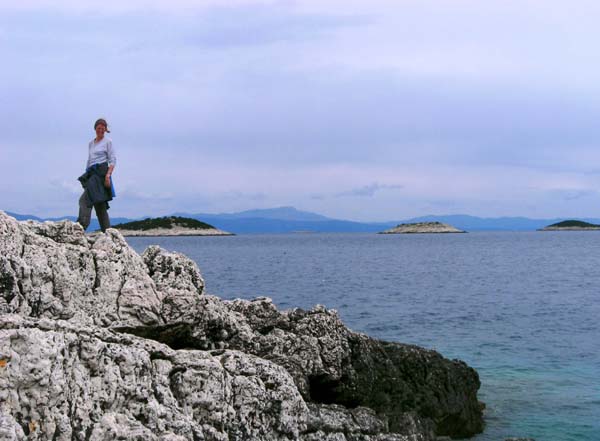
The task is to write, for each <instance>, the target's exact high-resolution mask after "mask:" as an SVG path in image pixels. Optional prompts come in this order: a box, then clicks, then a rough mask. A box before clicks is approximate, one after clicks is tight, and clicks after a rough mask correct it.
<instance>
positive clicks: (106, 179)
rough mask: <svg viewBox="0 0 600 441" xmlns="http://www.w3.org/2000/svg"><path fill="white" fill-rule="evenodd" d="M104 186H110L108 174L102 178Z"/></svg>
mask: <svg viewBox="0 0 600 441" xmlns="http://www.w3.org/2000/svg"><path fill="white" fill-rule="evenodd" d="M104 186H105V187H106V188H110V176H108V175H107V176H106V178H105V179H104Z"/></svg>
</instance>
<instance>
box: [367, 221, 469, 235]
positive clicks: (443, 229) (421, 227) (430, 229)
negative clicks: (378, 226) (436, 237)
mask: <svg viewBox="0 0 600 441" xmlns="http://www.w3.org/2000/svg"><path fill="white" fill-rule="evenodd" d="M414 233H466V231H463V230H459V229H458V228H455V227H453V226H452V225H448V224H444V223H442V222H415V223H411V224H399V225H397V226H395V227H394V228H390V229H389V230H385V231H381V232H379V233H378V234H414Z"/></svg>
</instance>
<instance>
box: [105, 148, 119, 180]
mask: <svg viewBox="0 0 600 441" xmlns="http://www.w3.org/2000/svg"><path fill="white" fill-rule="evenodd" d="M106 153H107V156H108V171H107V172H106V178H104V185H105V186H106V188H110V176H111V175H112V173H113V170H114V169H115V165H117V155H116V154H115V149H114V148H113V146H112V141H109V142H108V143H107V145H106Z"/></svg>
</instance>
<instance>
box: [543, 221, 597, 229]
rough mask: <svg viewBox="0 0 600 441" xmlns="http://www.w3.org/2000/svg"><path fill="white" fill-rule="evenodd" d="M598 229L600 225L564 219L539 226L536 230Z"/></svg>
mask: <svg viewBox="0 0 600 441" xmlns="http://www.w3.org/2000/svg"><path fill="white" fill-rule="evenodd" d="M594 230H600V225H598V224H590V223H588V222H583V221H578V220H566V221H562V222H558V223H556V224H552V225H548V226H547V227H544V228H540V229H539V230H538V231H594Z"/></svg>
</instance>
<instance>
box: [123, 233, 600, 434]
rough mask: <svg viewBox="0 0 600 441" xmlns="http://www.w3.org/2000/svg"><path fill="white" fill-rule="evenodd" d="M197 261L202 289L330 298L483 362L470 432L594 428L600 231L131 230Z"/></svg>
mask: <svg viewBox="0 0 600 441" xmlns="http://www.w3.org/2000/svg"><path fill="white" fill-rule="evenodd" d="M128 242H129V243H130V244H131V245H132V246H133V248H134V249H136V251H138V252H142V251H143V250H144V249H145V248H146V247H147V246H149V245H151V244H157V245H160V246H161V247H163V248H165V249H167V250H170V251H178V252H181V253H184V254H186V255H188V256H189V257H190V258H192V259H193V260H194V261H196V262H197V264H198V266H199V267H200V270H201V272H202V275H203V277H204V279H205V282H206V291H207V292H208V293H210V294H214V295H217V296H219V297H222V298H224V299H233V298H244V299H251V298H254V297H257V296H268V297H271V298H272V299H273V301H274V302H275V304H276V305H277V306H278V307H279V308H280V309H288V308H295V307H301V308H304V309H308V308H311V307H312V306H313V305H316V304H322V305H325V306H326V307H327V308H332V309H336V310H337V311H338V312H339V315H340V316H341V318H342V320H343V321H344V322H345V323H346V324H347V326H348V327H350V328H351V329H353V330H355V331H360V332H364V333H366V334H369V335H371V336H373V337H376V338H379V339H384V340H389V341H397V342H403V343H411V344H416V345H419V346H422V347H425V348H429V349H435V350H436V351H439V352H440V353H441V354H442V355H444V356H445V357H447V358H451V359H454V358H458V359H461V360H464V361H465V362H467V363H468V364H469V365H470V366H472V367H473V368H475V369H476V370H477V371H478V372H479V376H480V379H481V383H482V385H481V389H480V391H479V394H478V396H479V399H480V401H483V402H485V404H486V410H485V421H486V429H485V431H484V433H483V434H481V435H478V436H476V437H475V438H473V439H474V440H476V441H499V440H504V439H505V438H507V437H517V436H518V437H531V438H534V439H535V440H536V441H542V440H544V441H597V440H600V232H593V231H585V232H575V231H569V232H473V233H467V234H414V235H378V234H367V233H339V234H331V233H327V234H325V233H323V234H321V233H297V234H273V235H267V234H260V235H259V234H257V235H239V236H231V237H152V238H128Z"/></svg>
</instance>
